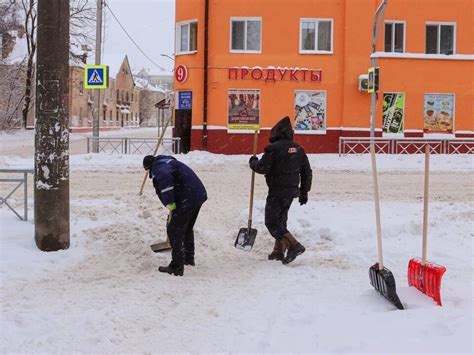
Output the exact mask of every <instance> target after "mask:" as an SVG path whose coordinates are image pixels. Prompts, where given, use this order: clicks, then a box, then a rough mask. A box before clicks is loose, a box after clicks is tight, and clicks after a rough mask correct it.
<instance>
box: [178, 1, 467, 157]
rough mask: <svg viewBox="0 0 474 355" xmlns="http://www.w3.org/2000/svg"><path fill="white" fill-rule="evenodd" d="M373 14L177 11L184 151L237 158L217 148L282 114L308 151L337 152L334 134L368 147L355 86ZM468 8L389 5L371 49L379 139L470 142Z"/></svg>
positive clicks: (327, 9)
mask: <svg viewBox="0 0 474 355" xmlns="http://www.w3.org/2000/svg"><path fill="white" fill-rule="evenodd" d="M378 4H379V1H378V0H358V1H350V0H293V1H284V0H273V1H271V0H268V1H267V0H261V1H255V0H253V1H250V0H234V1H221V0H176V48H175V54H176V66H178V65H185V66H186V67H187V69H188V72H189V75H188V78H187V80H186V81H184V82H176V83H175V90H176V92H177V93H176V95H177V100H176V102H177V103H178V105H177V107H176V110H177V111H176V113H175V116H176V117H177V118H178V119H177V121H176V122H178V123H182V124H183V125H187V126H189V127H191V126H192V129H193V132H192V134H189V135H185V136H186V137H187V136H189V137H191V139H192V142H191V147H192V148H193V149H202V148H204V149H210V150H212V151H216V152H226V153H227V152H228V153H233V152H241V151H242V149H241V147H237V146H236V145H235V144H225V148H222V149H221V148H219V144H220V143H219V142H234V141H235V142H242V141H246V140H249V142H250V140H251V136H250V135H249V134H248V132H249V129H251V128H252V127H254V126H253V125H255V124H258V125H259V127H260V129H261V130H262V134H263V135H265V134H267V133H265V132H266V131H267V130H269V129H270V128H271V127H272V126H273V124H274V123H275V122H276V121H277V120H279V119H280V118H281V117H283V116H286V115H288V116H290V117H291V118H292V119H293V122H294V128H295V133H296V135H297V139H299V140H300V141H302V142H303V141H304V143H305V146H306V148H307V150H308V151H313V152H333V151H336V150H337V139H338V137H339V136H341V135H344V136H346V135H351V134H354V135H365V136H368V135H369V132H370V118H369V117H370V95H369V94H367V92H364V91H361V90H359V81H360V78H361V76H363V75H365V74H366V73H367V69H368V67H369V66H370V63H371V61H370V55H371V52H372V47H371V41H372V22H373V16H374V13H375V10H376V8H377V6H378ZM206 6H207V14H208V23H207V26H206V24H205V22H206V21H205V18H206ZM472 7H473V5H472V1H470V0H454V1H452V0H432V1H423V2H413V1H409V0H390V1H389V2H388V5H387V7H386V9H385V13H384V18H383V22H382V24H381V27H380V34H379V40H378V42H377V48H376V51H377V53H376V56H377V58H378V66H379V67H380V91H379V93H378V101H377V102H378V105H377V113H376V120H375V125H376V129H377V134H378V135H381V134H382V135H385V134H387V135H388V134H397V135H399V136H404V135H405V136H413V134H414V132H415V133H416V134H417V135H419V136H423V135H427V134H430V133H443V134H445V135H448V136H449V135H451V136H452V137H456V136H458V135H460V136H464V137H465V136H471V135H472V136H474V112H473V104H472V103H473V102H474V94H473V89H472V78H473V64H474V48H473V46H474V45H473V43H474V38H473V37H474V36H473V28H472V23H473V15H472V13H473V11H472V10H473V9H472ZM459 8H463V9H464V10H463V11H459ZM206 28H207V30H208V32H207V36H206V31H205V29H206ZM206 38H207V41H206ZM206 48H207V51H206ZM206 54H207V61H206ZM206 64H207V65H206ZM206 78H207V79H206ZM205 80H207V85H206V86H205V85H204V83H205ZM180 93H183V95H182V96H183V97H188V98H189V97H190V93H192V95H191V96H192V109H191V110H189V106H188V105H187V104H186V105H185V104H184V103H183V106H182V107H180V101H179V98H180ZM184 94H186V95H184ZM205 102H206V103H207V104H206V105H204V103H205ZM188 121H189V122H188ZM186 122H188V123H186ZM235 135H237V136H236V137H234V136H235ZM203 136H204V137H203ZM213 140H214V141H213ZM250 145H251V144H249V146H250Z"/></svg>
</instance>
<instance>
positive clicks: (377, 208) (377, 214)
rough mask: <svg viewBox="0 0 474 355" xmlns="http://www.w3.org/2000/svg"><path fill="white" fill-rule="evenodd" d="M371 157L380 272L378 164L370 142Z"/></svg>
mask: <svg viewBox="0 0 474 355" xmlns="http://www.w3.org/2000/svg"><path fill="white" fill-rule="evenodd" d="M370 157H371V160H372V178H373V180H374V202H375V221H376V224H377V254H378V257H379V270H382V269H383V249H382V226H381V223H380V203H379V185H378V181H377V164H376V160H375V145H374V142H373V141H371V142H370Z"/></svg>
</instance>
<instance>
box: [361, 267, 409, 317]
mask: <svg viewBox="0 0 474 355" xmlns="http://www.w3.org/2000/svg"><path fill="white" fill-rule="evenodd" d="M369 277H370V284H371V285H372V286H373V287H374V288H375V290H377V291H378V292H380V294H381V295H382V296H384V297H385V298H386V299H388V300H389V301H390V302H391V303H392V304H393V305H395V307H397V308H398V309H404V308H403V305H402V302H401V301H400V299H399V298H398V295H397V290H396V285H395V277H394V276H393V274H392V272H391V271H390V270H389V269H387V268H386V267H384V268H383V269H382V270H379V264H378V263H376V264H374V265H372V266H371V267H370V268H369Z"/></svg>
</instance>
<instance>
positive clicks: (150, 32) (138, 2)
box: [102, 0, 175, 77]
mask: <svg viewBox="0 0 474 355" xmlns="http://www.w3.org/2000/svg"><path fill="white" fill-rule="evenodd" d="M107 3H108V5H109V6H110V8H111V9H112V11H113V12H114V14H115V15H116V16H117V18H118V19H119V20H120V22H121V23H122V25H123V26H124V27H125V29H126V30H127V32H128V33H129V34H130V36H131V37H132V38H133V39H134V40H135V42H137V44H138V45H139V46H140V48H141V49H142V50H143V51H144V52H145V53H146V54H147V55H148V56H149V57H150V58H151V59H152V60H153V61H154V62H155V63H156V64H157V65H158V66H161V67H163V68H165V69H167V71H168V72H169V73H171V70H172V69H173V61H172V60H171V59H169V58H165V57H162V56H160V54H162V53H164V54H167V55H170V56H171V54H172V53H173V52H174V19H175V3H174V0H107ZM105 13H106V15H105V36H104V49H103V55H102V63H103V64H106V65H109V66H110V70H111V75H112V76H114V77H115V75H116V73H117V71H118V69H119V67H120V64H121V62H122V60H123V58H124V56H125V55H128V59H129V61H130V65H131V67H132V70H133V71H136V70H137V71H138V70H140V69H142V68H148V69H150V73H152V74H160V73H163V72H162V71H160V69H159V68H158V67H157V66H156V65H154V64H153V63H152V62H150V61H149V60H148V59H147V58H146V57H145V56H144V55H143V54H142V53H141V52H140V51H139V50H138V49H137V48H136V47H135V45H134V44H133V43H132V41H131V40H130V39H129V38H128V37H127V35H126V34H125V33H124V31H123V30H122V29H121V28H120V26H119V24H118V23H117V21H116V20H115V19H114V18H113V17H112V15H111V14H110V13H109V11H108V9H107V8H105Z"/></svg>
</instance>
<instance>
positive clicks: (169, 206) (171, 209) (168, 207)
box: [166, 202, 176, 211]
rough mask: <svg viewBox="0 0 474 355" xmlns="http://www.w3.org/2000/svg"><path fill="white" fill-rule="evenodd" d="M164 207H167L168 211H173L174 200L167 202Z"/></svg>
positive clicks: (174, 207) (174, 206)
mask: <svg viewBox="0 0 474 355" xmlns="http://www.w3.org/2000/svg"><path fill="white" fill-rule="evenodd" d="M166 208H167V209H169V210H170V211H174V210H175V209H176V202H173V203H169V204H167V205H166Z"/></svg>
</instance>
